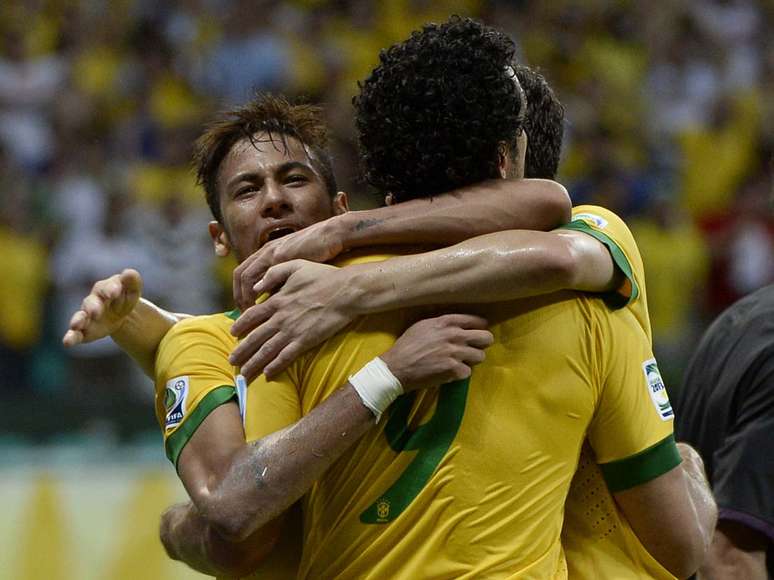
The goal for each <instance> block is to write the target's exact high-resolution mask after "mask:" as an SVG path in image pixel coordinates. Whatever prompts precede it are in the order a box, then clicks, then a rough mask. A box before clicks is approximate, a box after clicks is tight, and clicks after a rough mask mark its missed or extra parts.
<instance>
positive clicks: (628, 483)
mask: <svg viewBox="0 0 774 580" xmlns="http://www.w3.org/2000/svg"><path fill="white" fill-rule="evenodd" d="M681 461H682V459H681V458H680V452H679V451H678V449H677V445H676V444H675V437H674V435H670V436H669V437H666V438H665V439H662V440H661V441H659V442H658V443H656V444H655V445H652V446H651V447H648V448H647V449H645V450H644V451H640V452H639V453H637V454H636V455H632V456H631V457H627V458H625V459H619V460H618V461H611V462H610V463H603V464H600V466H599V467H600V469H601V470H602V475H603V476H604V478H605V482H606V483H607V487H608V488H609V489H610V491H611V492H613V493H615V492H617V491H624V490H626V489H630V488H632V487H635V486H637V485H641V484H643V483H647V482H649V481H650V480H651V479H656V478H657V477H658V476H660V475H664V474H665V473H666V472H668V471H671V470H672V469H674V468H675V467H677V466H678V465H680V462H681Z"/></svg>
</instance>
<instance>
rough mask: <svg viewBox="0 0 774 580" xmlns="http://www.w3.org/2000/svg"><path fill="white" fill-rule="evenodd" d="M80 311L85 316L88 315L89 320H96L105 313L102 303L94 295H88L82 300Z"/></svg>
mask: <svg viewBox="0 0 774 580" xmlns="http://www.w3.org/2000/svg"><path fill="white" fill-rule="evenodd" d="M81 309H82V310H83V311H84V312H85V313H86V314H88V316H89V318H91V319H92V320H96V319H99V318H100V317H101V316H102V313H103V312H104V311H105V306H104V302H102V300H100V299H99V298H98V297H97V296H95V295H94V294H89V295H88V296H87V297H86V298H84V299H83V304H82V305H81Z"/></svg>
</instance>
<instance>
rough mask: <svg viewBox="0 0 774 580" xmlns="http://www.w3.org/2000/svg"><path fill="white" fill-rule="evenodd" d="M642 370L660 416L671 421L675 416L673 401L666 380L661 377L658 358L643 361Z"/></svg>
mask: <svg viewBox="0 0 774 580" xmlns="http://www.w3.org/2000/svg"><path fill="white" fill-rule="evenodd" d="M642 371H643V372H644V373H645V382H646V384H647V386H648V393H649V394H650V399H651V400H652V401H653V406H654V407H656V412H657V413H658V416H659V417H661V420H662V421H669V420H670V419H672V418H674V416H675V413H674V411H673V410H672V403H670V402H669V395H668V394H667V390H666V386H665V385H664V380H663V379H662V378H661V373H660V372H659V370H658V365H657V364H656V359H654V358H652V359H649V360H646V361H645V362H644V363H642Z"/></svg>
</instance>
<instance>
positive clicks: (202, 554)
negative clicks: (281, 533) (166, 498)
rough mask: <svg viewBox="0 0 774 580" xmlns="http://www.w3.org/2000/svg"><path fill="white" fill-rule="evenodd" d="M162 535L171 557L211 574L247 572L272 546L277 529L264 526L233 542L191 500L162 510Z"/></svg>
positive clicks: (235, 574) (237, 574) (250, 570)
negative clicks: (226, 538) (225, 537)
mask: <svg viewBox="0 0 774 580" xmlns="http://www.w3.org/2000/svg"><path fill="white" fill-rule="evenodd" d="M160 537H161V543H162V544H163V545H164V548H165V550H166V551H167V555H169V557H170V558H172V559H173V560H179V561H181V562H185V563H186V564H188V565H189V566H190V567H191V568H193V569H194V570H197V571H199V572H202V573H204V574H209V575H211V576H244V575H247V574H249V573H251V572H252V571H253V570H254V569H255V568H256V567H257V566H258V564H259V563H260V560H261V559H262V558H263V557H264V556H265V555H266V554H267V553H268V552H269V551H270V550H271V549H272V547H273V546H274V543H275V541H276V537H277V533H276V531H275V530H270V529H268V530H264V529H262V530H259V531H258V532H257V533H254V534H252V535H251V536H250V537H249V538H247V539H246V540H245V541H243V542H238V543H235V542H229V541H227V540H225V539H224V538H223V537H222V536H221V535H220V534H218V533H217V532H216V531H215V530H214V529H213V527H212V526H211V525H210V524H209V523H208V522H207V520H205V519H204V518H203V517H201V515H200V514H199V512H198V511H197V510H196V508H195V507H194V505H193V504H192V503H190V502H188V503H183V504H176V505H174V506H172V507H170V508H169V509H168V510H166V511H165V512H164V514H162V516H161V526H160Z"/></svg>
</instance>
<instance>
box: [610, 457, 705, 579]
mask: <svg viewBox="0 0 774 580" xmlns="http://www.w3.org/2000/svg"><path fill="white" fill-rule="evenodd" d="M678 449H679V452H680V455H681V457H682V463H681V464H680V465H679V466H677V467H675V468H674V469H672V470H671V471H669V472H668V473H665V474H664V475H661V476H660V477H657V478H656V479H654V480H652V481H649V482H647V483H644V484H642V485H638V486H636V487H633V488H631V489H627V490H624V491H620V492H617V493H614V494H613V497H614V498H615V501H616V503H617V504H618V506H619V507H620V508H621V511H622V512H623V514H624V515H625V516H626V519H627V521H628V522H629V524H630V525H631V527H632V530H634V533H635V534H636V535H637V537H638V538H639V540H640V542H642V545H643V546H645V548H646V549H647V550H648V552H650V554H651V555H652V556H653V557H654V558H656V560H658V561H659V563H661V565H662V566H664V567H665V568H666V569H667V570H669V571H670V572H671V573H672V574H674V575H675V576H677V577H678V578H688V577H689V576H691V575H692V574H694V573H696V571H697V570H698V568H699V566H701V564H702V563H703V562H704V560H705V558H706V557H707V554H708V551H709V547H710V543H711V541H712V532H713V530H714V529H715V522H716V521H717V506H716V505H715V500H714V499H713V497H712V492H711V491H710V488H709V482H708V481H707V476H706V475H705V473H704V463H703V462H702V460H701V457H699V454H698V453H697V452H696V450H694V449H693V448H692V447H689V446H688V445H685V444H682V443H679V444H678Z"/></svg>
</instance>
